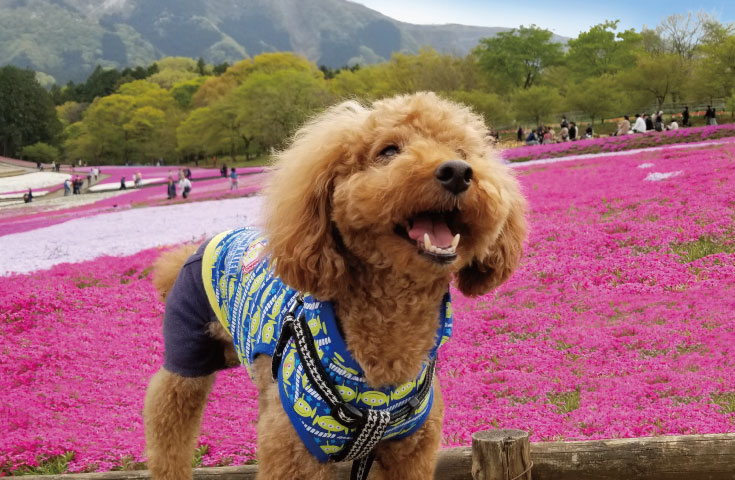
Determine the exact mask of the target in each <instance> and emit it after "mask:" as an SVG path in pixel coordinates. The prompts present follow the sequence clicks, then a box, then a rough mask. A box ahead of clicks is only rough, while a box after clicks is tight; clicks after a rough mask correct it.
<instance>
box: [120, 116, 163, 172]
mask: <svg viewBox="0 0 735 480" xmlns="http://www.w3.org/2000/svg"><path fill="white" fill-rule="evenodd" d="M165 124H166V114H165V113H164V112H163V110H160V109H158V108H155V107H151V106H144V107H140V108H136V109H135V110H133V111H132V112H131V114H130V119H129V120H128V121H127V122H126V123H125V124H124V125H123V126H122V127H123V130H124V131H125V140H126V143H127V146H128V151H127V153H128V155H129V156H130V158H132V159H135V160H138V161H141V160H142V161H144V162H145V161H150V160H153V159H155V158H159V157H163V156H166V155H167V154H168V153H170V149H171V147H172V146H171V145H167V143H168V142H165V141H161V139H160V136H159V133H160V132H161V131H162V130H163V129H164V127H165Z"/></svg>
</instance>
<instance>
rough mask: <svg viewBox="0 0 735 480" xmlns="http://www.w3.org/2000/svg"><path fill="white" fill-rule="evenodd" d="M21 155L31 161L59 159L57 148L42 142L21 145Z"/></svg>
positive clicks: (44, 161) (53, 160)
mask: <svg viewBox="0 0 735 480" xmlns="http://www.w3.org/2000/svg"><path fill="white" fill-rule="evenodd" d="M23 156H24V157H25V158H26V159H28V160H30V161H32V162H41V163H51V162H58V161H59V149H58V148H56V147H54V146H52V145H49V144H47V143H43V142H37V143H34V144H33V145H29V146H27V147H23Z"/></svg>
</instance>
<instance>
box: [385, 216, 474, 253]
mask: <svg viewBox="0 0 735 480" xmlns="http://www.w3.org/2000/svg"><path fill="white" fill-rule="evenodd" d="M457 216H458V212H457V211H456V210H453V211H450V212H421V213H419V214H417V215H415V216H413V217H411V218H409V219H408V220H407V221H406V225H403V226H396V233H398V234H399V235H401V236H402V237H404V238H406V239H407V240H409V241H411V242H413V243H415V244H416V246H417V248H418V251H419V253H420V254H421V255H423V256H425V257H427V258H429V259H431V260H433V261H435V262H437V263H451V262H453V261H454V260H455V259H456V258H457V246H458V245H459V239H460V234H459V233H454V231H453V230H452V228H451V226H452V225H454V224H456V221H457Z"/></svg>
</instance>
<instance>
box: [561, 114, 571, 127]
mask: <svg viewBox="0 0 735 480" xmlns="http://www.w3.org/2000/svg"><path fill="white" fill-rule="evenodd" d="M564 127H566V128H567V129H569V122H568V121H567V116H566V115H562V116H561V123H560V124H559V128H564Z"/></svg>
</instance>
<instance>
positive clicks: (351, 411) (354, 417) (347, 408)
mask: <svg viewBox="0 0 735 480" xmlns="http://www.w3.org/2000/svg"><path fill="white" fill-rule="evenodd" d="M334 413H335V418H336V419H337V420H339V422H340V423H342V424H344V426H346V427H354V426H355V425H359V424H361V423H363V422H364V421H365V414H364V413H363V412H362V410H360V409H359V408H357V407H356V406H354V405H352V404H349V403H347V402H341V403H339V404H337V406H336V407H334Z"/></svg>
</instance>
